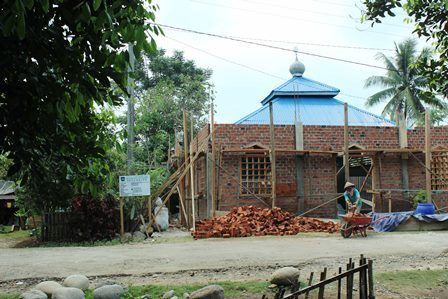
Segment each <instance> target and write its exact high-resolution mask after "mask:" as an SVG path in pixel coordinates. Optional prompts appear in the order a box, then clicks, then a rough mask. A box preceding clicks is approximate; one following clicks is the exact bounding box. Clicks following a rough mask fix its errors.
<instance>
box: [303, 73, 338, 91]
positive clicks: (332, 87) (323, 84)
mask: <svg viewBox="0 0 448 299" xmlns="http://www.w3.org/2000/svg"><path fill="white" fill-rule="evenodd" d="M302 78H303V79H304V80H307V81H311V82H313V83H315V84H318V85H322V86H323V87H327V88H329V89H334V90H337V91H338V93H339V92H340V91H341V90H340V89H339V88H337V87H334V86H331V85H328V84H325V83H322V82H319V81H316V80H313V79H310V78H307V77H303V76H302Z"/></svg>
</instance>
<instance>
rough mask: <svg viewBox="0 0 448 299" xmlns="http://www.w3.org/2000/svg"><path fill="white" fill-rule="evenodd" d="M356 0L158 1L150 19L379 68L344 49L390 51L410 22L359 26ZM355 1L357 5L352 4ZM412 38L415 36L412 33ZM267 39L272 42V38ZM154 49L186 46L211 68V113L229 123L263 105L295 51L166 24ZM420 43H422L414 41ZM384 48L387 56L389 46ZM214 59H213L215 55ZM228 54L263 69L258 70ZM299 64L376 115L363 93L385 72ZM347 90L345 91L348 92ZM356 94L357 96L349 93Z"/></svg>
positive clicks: (316, 61)
mask: <svg viewBox="0 0 448 299" xmlns="http://www.w3.org/2000/svg"><path fill="white" fill-rule="evenodd" d="M360 2H361V1H353V0H295V1H290V0H276V1H268V0H227V1H218V0H159V1H155V3H157V4H159V6H160V10H159V11H158V12H157V14H156V21H157V22H159V23H161V24H166V25H171V26H176V27H182V28H187V29H192V30H197V31H203V32H208V33H213V34H220V35H226V36H235V37H241V38H244V39H249V38H250V39H254V41H256V42H259V43H263V44H269V45H275V46H279V47H283V48H288V49H293V48H294V47H297V48H298V49H299V51H303V52H308V53H313V54H320V55H324V56H331V57H335V58H340V59H345V60H351V61H355V62H360V63H365V64H372V65H378V66H382V64H381V63H380V62H379V61H376V60H375V57H374V56H375V54H376V53H377V52H378V50H364V49H348V48H338V47H330V46H315V45H307V43H312V44H324V45H337V46H348V47H367V48H382V49H393V48H394V42H401V41H403V40H404V39H406V38H407V37H410V36H413V35H412V28H413V26H412V25H408V24H405V23H404V22H403V14H402V13H401V12H400V14H399V15H398V16H397V17H395V18H388V19H386V20H385V23H386V24H379V25H375V26H374V27H373V28H371V27H370V26H369V25H367V24H362V25H361V24H359V22H358V20H359V17H360V16H361V12H360V8H358V7H361V6H362V5H361V4H360ZM357 6H358V7H357ZM414 37H415V35H414ZM265 40H276V41H282V42H272V41H265ZM156 41H157V44H158V46H159V47H160V48H164V49H167V50H168V53H169V54H171V53H172V50H174V49H176V50H181V51H184V53H185V56H186V58H188V59H192V60H194V61H195V62H196V64H197V65H198V66H200V67H204V68H209V69H211V70H212V71H213V76H212V81H213V84H214V85H215V90H216V109H217V115H216V119H217V121H218V122H220V123H233V122H235V121H237V120H239V119H240V118H241V117H243V116H245V115H247V114H249V113H251V112H252V111H254V110H256V109H258V108H259V107H261V104H260V101H261V100H263V98H264V97H265V96H267V95H268V94H269V92H270V91H271V90H272V89H274V88H276V87H277V86H279V85H281V84H282V83H283V82H285V81H286V80H288V79H290V78H291V75H290V73H289V66H290V64H291V63H292V62H293V61H294V53H292V52H287V51H281V50H277V49H270V48H266V47H260V46H253V45H248V44H243V43H239V42H234V41H230V40H224V39H219V38H214V37H210V36H202V35H197V34H192V33H185V32H179V31H174V30H168V29H166V30H165V37H157V39H156ZM420 45H421V46H422V45H424V42H420ZM382 52H384V53H386V54H389V55H393V52H391V51H387V50H383V51H382ZM216 56H218V57H220V58H218V57H216ZM226 60H230V61H232V62H235V63H238V64H243V65H245V66H247V67H250V68H253V69H256V70H259V71H262V72H264V73H261V72H257V71H255V70H251V69H248V68H245V67H242V66H240V65H236V64H232V63H230V62H228V61H226ZM299 60H300V61H302V62H303V63H304V64H305V67H306V71H305V73H304V77H307V78H310V79H314V80H317V81H320V82H322V83H326V84H329V85H331V86H334V87H337V88H339V89H340V90H341V94H339V95H338V96H337V98H338V99H339V100H341V101H344V102H348V103H349V104H352V105H354V106H357V107H360V108H363V109H365V110H369V111H371V112H373V113H375V114H380V113H381V111H382V108H383V106H384V105H379V106H377V107H373V108H366V107H365V106H364V102H365V98H366V97H368V96H369V95H371V94H373V93H374V92H375V91H377V90H379V89H378V88H377V89H365V88H364V82H365V80H366V78H368V77H369V76H371V75H382V74H384V73H385V71H384V70H381V69H375V68H371V67H365V66H361V65H355V64H349V63H344V62H339V61H334V60H329V59H325V58H319V57H313V56H310V55H305V54H299ZM349 95H350V96H349ZM351 96H355V97H351Z"/></svg>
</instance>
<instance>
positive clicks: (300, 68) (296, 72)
mask: <svg viewBox="0 0 448 299" xmlns="http://www.w3.org/2000/svg"><path fill="white" fill-rule="evenodd" d="M294 53H295V54H296V60H295V61H294V62H293V63H292V64H291V66H290V67H289V72H290V73H291V75H293V77H302V75H303V73H304V72H305V65H304V64H303V63H301V62H300V61H299V59H298V58H297V54H298V53H299V49H298V48H297V47H294Z"/></svg>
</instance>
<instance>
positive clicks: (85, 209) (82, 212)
mask: <svg viewBox="0 0 448 299" xmlns="http://www.w3.org/2000/svg"><path fill="white" fill-rule="evenodd" d="M71 211H72V215H71V217H70V220H69V225H70V231H71V235H72V238H73V240H74V241H78V242H80V241H98V240H112V239H113V238H115V234H116V233H117V232H118V231H119V226H118V223H119V221H118V219H119V218H118V216H119V212H118V201H117V200H116V199H115V198H113V197H112V196H110V195H109V196H107V197H106V198H104V199H97V198H93V197H92V196H90V195H79V196H77V197H75V198H74V199H73V200H72V204H71Z"/></svg>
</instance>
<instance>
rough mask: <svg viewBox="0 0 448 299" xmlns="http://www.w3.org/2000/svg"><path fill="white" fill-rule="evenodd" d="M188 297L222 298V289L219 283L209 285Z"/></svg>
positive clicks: (199, 298) (203, 298) (191, 298)
mask: <svg viewBox="0 0 448 299" xmlns="http://www.w3.org/2000/svg"><path fill="white" fill-rule="evenodd" d="M189 298H190V299H224V289H223V288H222V287H220V286H219V285H214V284H212V285H209V286H206V287H204V288H202V289H199V290H197V291H194V292H193V293H191V294H190V297H189Z"/></svg>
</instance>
